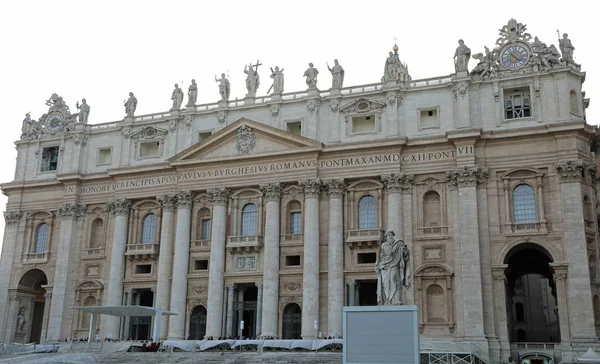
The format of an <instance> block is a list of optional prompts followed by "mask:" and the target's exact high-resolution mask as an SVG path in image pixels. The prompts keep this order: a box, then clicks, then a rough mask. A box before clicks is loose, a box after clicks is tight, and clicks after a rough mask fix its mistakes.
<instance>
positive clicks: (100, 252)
mask: <svg viewBox="0 0 600 364" xmlns="http://www.w3.org/2000/svg"><path fill="white" fill-rule="evenodd" d="M102 258H104V247H97V248H84V249H83V259H102Z"/></svg>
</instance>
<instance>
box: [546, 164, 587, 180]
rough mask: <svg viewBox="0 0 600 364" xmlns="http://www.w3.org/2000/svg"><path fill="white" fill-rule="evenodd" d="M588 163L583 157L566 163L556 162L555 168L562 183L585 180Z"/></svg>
mask: <svg viewBox="0 0 600 364" xmlns="http://www.w3.org/2000/svg"><path fill="white" fill-rule="evenodd" d="M586 167H587V164H586V163H584V162H583V161H582V160H581V159H576V160H570V161H566V162H564V163H556V164H555V165H554V168H556V171H557V172H558V176H559V177H560V182H561V183H568V182H581V181H582V180H583V176H584V174H583V172H584V171H585V170H586Z"/></svg>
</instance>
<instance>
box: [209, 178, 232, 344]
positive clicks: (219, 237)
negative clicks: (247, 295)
mask: <svg viewBox="0 0 600 364" xmlns="http://www.w3.org/2000/svg"><path fill="white" fill-rule="evenodd" d="M207 192H208V193H209V194H210V195H211V199H212V203H213V212H212V229H211V235H210V236H211V241H210V269H209V272H208V307H207V317H206V319H207V320H206V336H212V337H219V336H221V330H222V325H223V285H224V284H225V283H224V281H223V274H224V272H225V241H226V239H227V201H228V200H229V190H228V189H226V188H224V187H218V188H213V189H210V190H208V191H207Z"/></svg>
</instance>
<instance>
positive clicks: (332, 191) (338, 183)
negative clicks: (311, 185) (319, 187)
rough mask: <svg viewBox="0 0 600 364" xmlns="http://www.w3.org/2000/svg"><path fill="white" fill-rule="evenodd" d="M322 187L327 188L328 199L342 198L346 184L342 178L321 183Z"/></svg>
mask: <svg viewBox="0 0 600 364" xmlns="http://www.w3.org/2000/svg"><path fill="white" fill-rule="evenodd" d="M323 187H325V188H327V194H328V195H329V199H333V198H342V197H343V196H344V193H346V184H345V183H344V179H343V178H338V179H331V180H328V181H323Z"/></svg>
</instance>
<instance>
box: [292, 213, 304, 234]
mask: <svg viewBox="0 0 600 364" xmlns="http://www.w3.org/2000/svg"><path fill="white" fill-rule="evenodd" d="M290 234H302V213H301V212H299V211H298V212H291V213H290Z"/></svg>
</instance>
